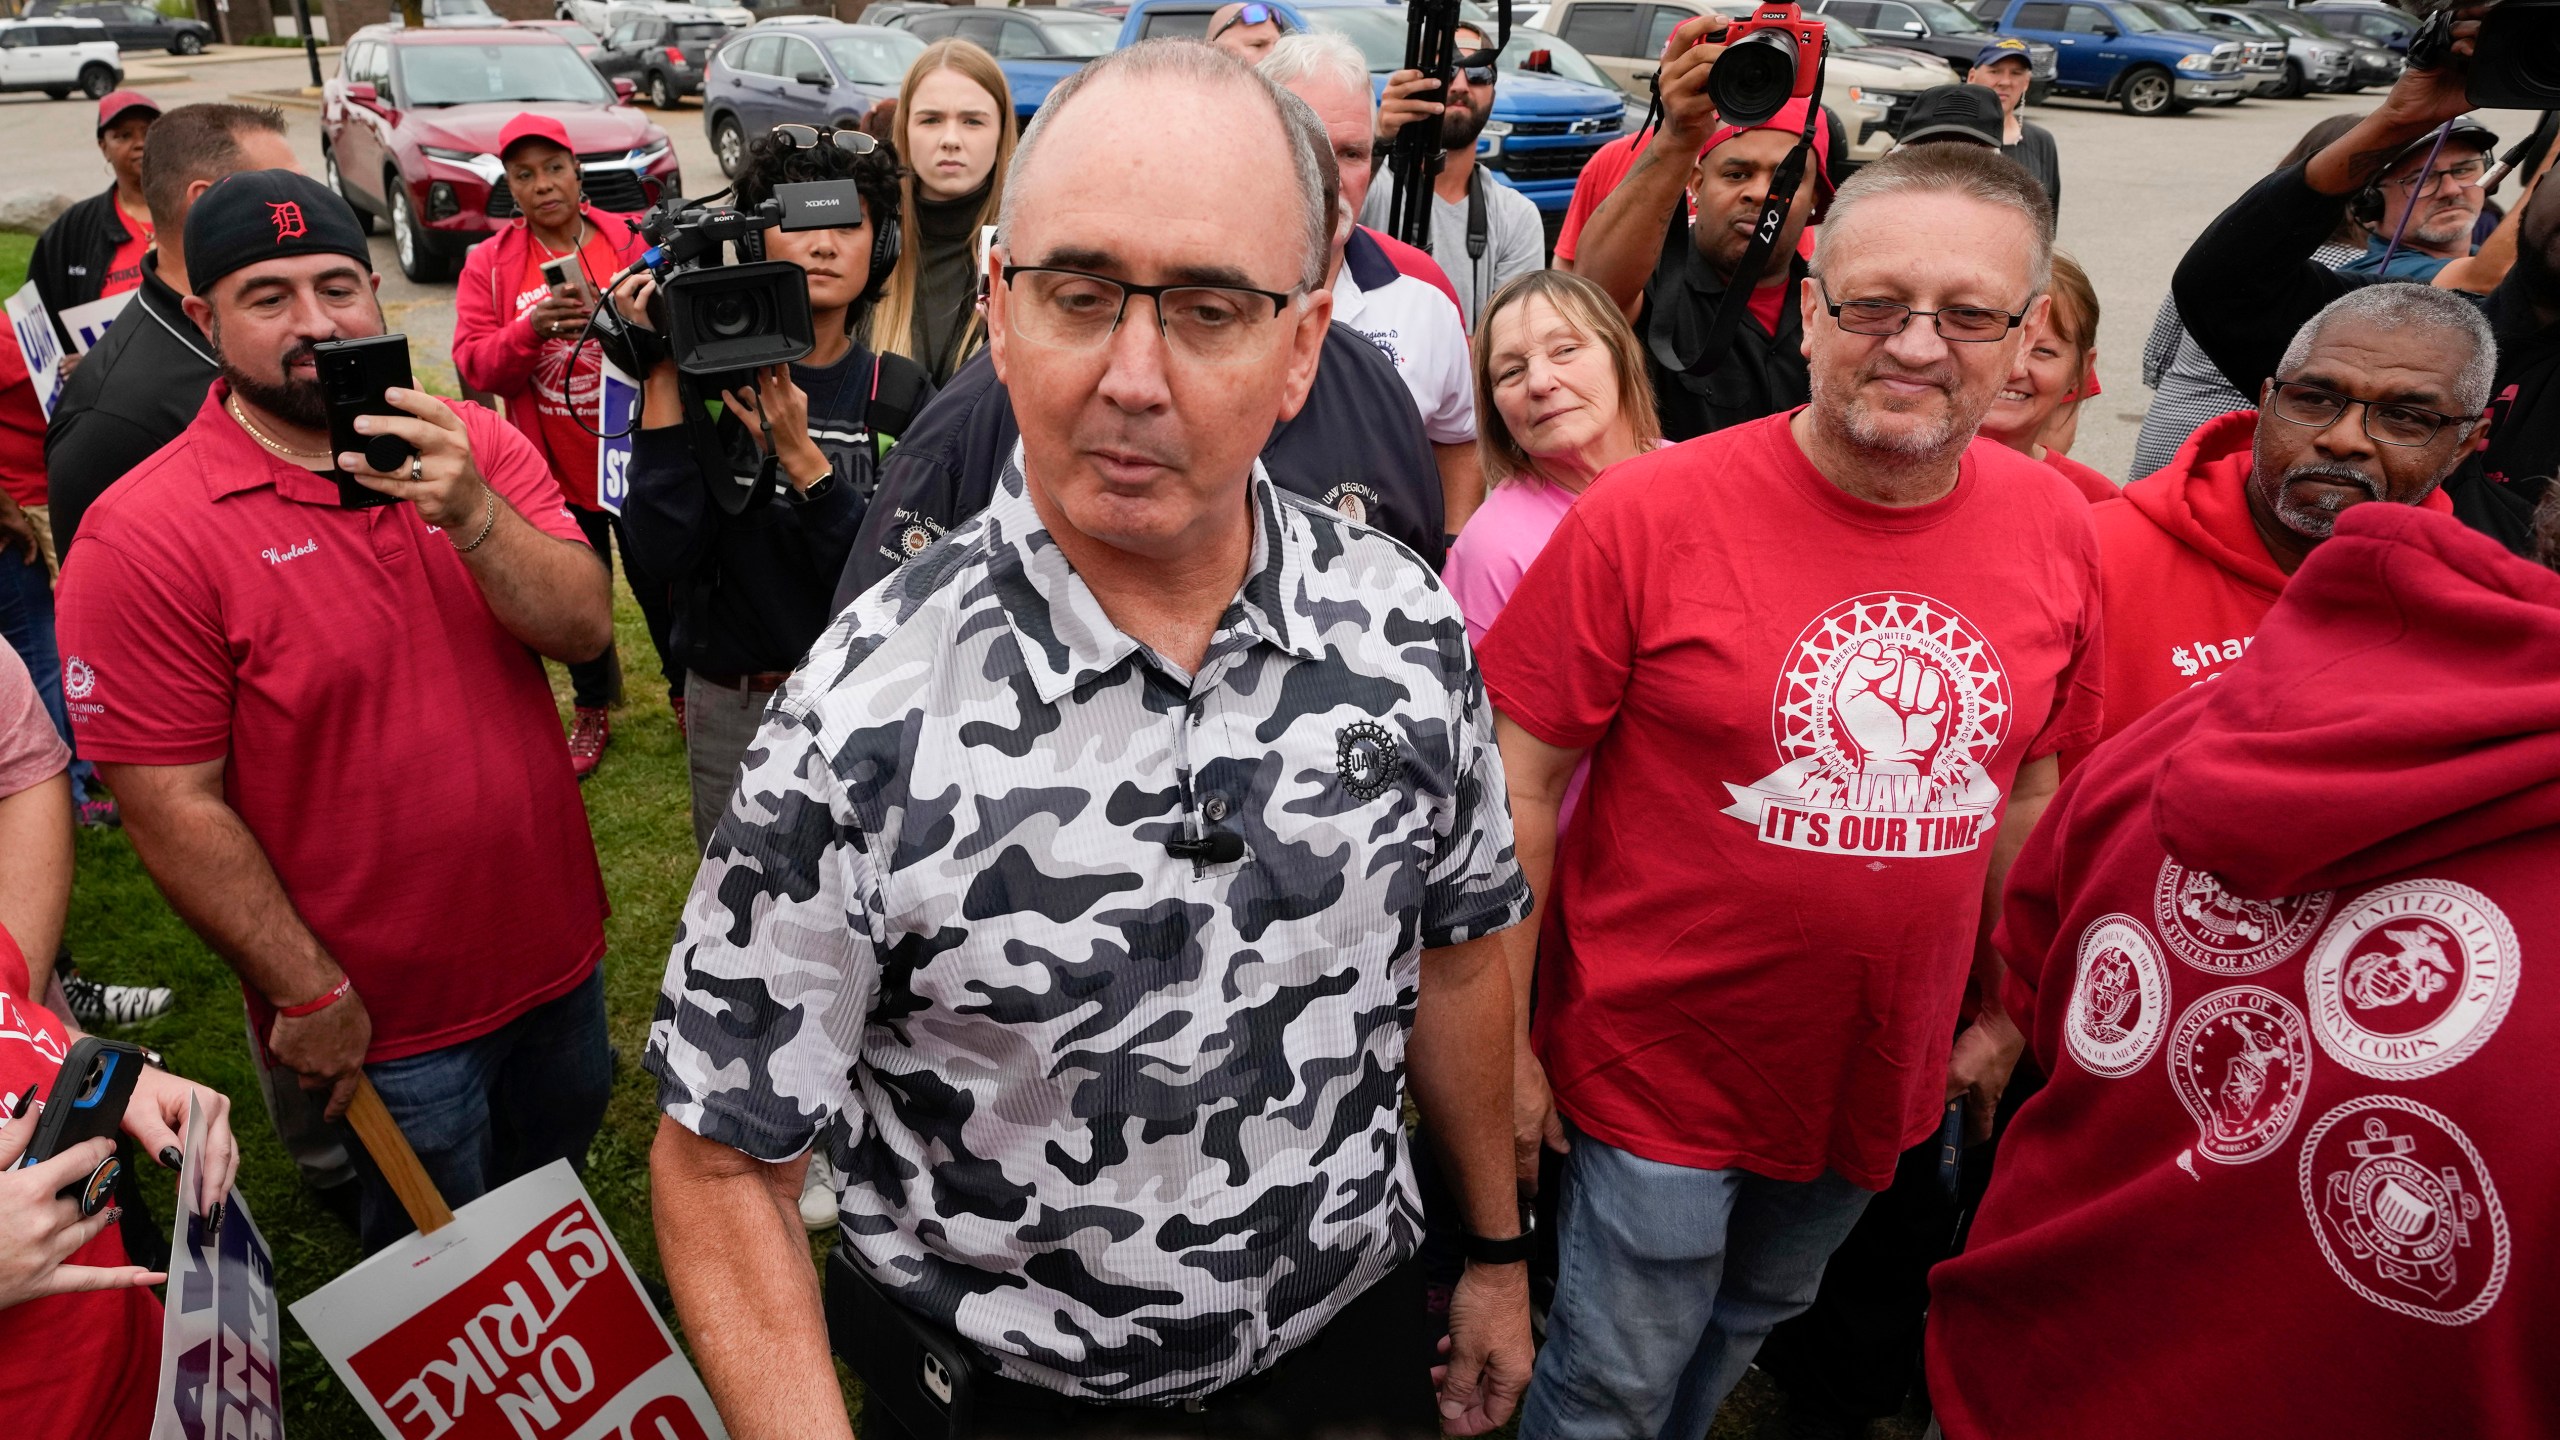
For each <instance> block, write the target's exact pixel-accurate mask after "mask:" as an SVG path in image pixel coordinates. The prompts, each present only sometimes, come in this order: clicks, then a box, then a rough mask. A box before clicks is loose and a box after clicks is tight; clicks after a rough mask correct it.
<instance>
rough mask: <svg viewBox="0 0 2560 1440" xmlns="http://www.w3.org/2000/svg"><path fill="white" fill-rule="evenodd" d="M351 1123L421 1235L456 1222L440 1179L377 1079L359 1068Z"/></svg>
mask: <svg viewBox="0 0 2560 1440" xmlns="http://www.w3.org/2000/svg"><path fill="white" fill-rule="evenodd" d="M347 1123H348V1124H349V1125H351V1126H354V1127H355V1132H356V1138H357V1139H359V1140H362V1141H363V1142H364V1148H365V1153H366V1154H368V1155H371V1156H372V1157H373V1163H374V1164H375V1165H376V1166H377V1167H379V1168H380V1169H381V1171H382V1178H383V1179H384V1180H386V1181H388V1182H389V1183H390V1185H391V1193H392V1194H394V1195H397V1196H399V1197H400V1208H402V1209H404V1210H406V1211H408V1212H409V1221H410V1223H411V1224H413V1225H415V1226H417V1227H418V1233H419V1234H421V1235H433V1234H434V1233H436V1232H437V1231H439V1230H441V1229H443V1228H444V1227H446V1226H447V1225H450V1224H452V1223H453V1207H452V1206H450V1205H447V1204H445V1203H444V1196H443V1195H441V1194H439V1193H438V1192H437V1190H436V1182H435V1181H434V1180H432V1179H430V1178H429V1177H428V1175H427V1167H426V1166H424V1165H421V1164H419V1163H418V1152H417V1151H415V1150H412V1149H410V1148H409V1137H408V1136H406V1135H403V1134H401V1133H400V1122H399V1121H397V1120H394V1119H392V1118H391V1111H390V1109H389V1108H388V1107H386V1106H385V1105H384V1104H383V1103H382V1097H381V1096H380V1095H378V1094H376V1093H374V1088H373V1082H372V1081H371V1080H368V1079H366V1078H365V1077H364V1075H363V1073H362V1072H361V1071H359V1072H358V1073H357V1075H356V1095H355V1098H354V1099H353V1100H350V1101H348V1102H347Z"/></svg>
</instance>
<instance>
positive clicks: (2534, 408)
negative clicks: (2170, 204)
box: [2172, 165, 2560, 554]
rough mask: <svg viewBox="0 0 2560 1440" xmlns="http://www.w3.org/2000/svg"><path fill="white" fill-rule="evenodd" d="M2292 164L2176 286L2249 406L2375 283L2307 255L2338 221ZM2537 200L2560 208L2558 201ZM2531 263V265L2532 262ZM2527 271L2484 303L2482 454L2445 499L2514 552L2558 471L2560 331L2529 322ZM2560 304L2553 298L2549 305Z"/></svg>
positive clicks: (2181, 304)
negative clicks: (2489, 374)
mask: <svg viewBox="0 0 2560 1440" xmlns="http://www.w3.org/2000/svg"><path fill="white" fill-rule="evenodd" d="M2302 170H2303V167H2302V166H2300V165H2293V166H2288V167H2286V168H2285V169H2282V170H2279V171H2277V172H2276V173H2274V174H2273V175H2270V176H2268V177H2267V178H2266V179H2264V180H2261V181H2259V182H2258V183H2257V184H2256V185H2254V186H2252V187H2250V189H2249V192H2248V193H2247V194H2245V195H2242V196H2241V197H2240V198H2239V199H2238V200H2236V201H2234V202H2232V205H2231V208H2230V209H2228V210H2225V211H2223V212H2222V214H2221V216H2220V218H2218V219H2216V220H2215V221H2214V222H2213V224H2211V225H2210V226H2207V227H2206V229H2205V232H2204V233H2203V234H2202V235H2199V236H2197V237H2196V243H2195V244H2194V245H2192V246H2190V247H2189V248H2188V250H2187V257H2186V259H2184V260H2182V261H2180V262H2178V273H2177V277H2176V279H2175V280H2174V281H2173V282H2172V292H2173V293H2174V294H2175V295H2176V296H2177V300H2178V313H2179V314H2180V315H2182V316H2184V317H2185V318H2186V322H2187V332H2188V333H2189V334H2191V335H2193V336H2195V339H2196V344H2197V345H2199V346H2201V347H2202V348H2203V350H2204V353H2205V354H2206V355H2207V356H2209V357H2211V358H2212V360H2213V363H2214V365H2215V366H2216V367H2218V368H2219V369H2220V370H2221V371H2222V373H2223V375H2224V377H2225V378H2227V379H2229V380H2230V381H2231V383H2232V385H2233V386H2234V387H2236V388H2237V389H2238V390H2239V391H2240V393H2241V394H2243V395H2246V396H2251V397H2254V396H2256V395H2257V393H2258V391H2259V389H2260V388H2261V387H2262V386H2263V385H2264V383H2265V381H2266V379H2267V377H2268V376H2270V375H2273V374H2274V373H2275V372H2276V367H2277V366H2278V365H2279V364H2280V363H2282V361H2283V359H2284V352H2285V347H2286V346H2288V345H2290V344H2292V343H2293V336H2294V332H2295V331H2297V330H2300V329H2301V328H2302V327H2303V325H2304V323H2305V322H2307V321H2309V320H2310V319H2311V317H2312V316H2314V315H2316V314H2318V313H2319V312H2320V310H2321V308H2322V307H2323V306H2325V305H2327V304H2328V303H2329V302H2330V301H2332V300H2335V299H2337V298H2338V297H2339V296H2341V295H2344V294H2346V293H2347V292H2348V291H2349V290H2352V289H2354V288H2355V287H2357V286H2359V285H2373V284H2378V283H2381V282H2380V281H2378V280H2377V279H2376V278H2375V277H2373V276H2370V275H2341V274H2339V273H2337V272H2336V271H2333V270H2330V269H2329V268H2327V267H2326V266H2323V265H2321V264H2319V263H2318V262H2316V261H2314V260H2313V259H2312V258H2311V252H2312V251H2313V250H2315V249H2317V248H2319V246H2320V243H2321V242H2322V241H2324V240H2326V239H2327V238H2328V236H2329V232H2330V230H2331V229H2332V228H2334V227H2335V226H2336V224H2337V221H2338V200H2337V198H2336V197H2334V196H2329V195H2323V194H2321V193H2320V192H2319V191H2317V190H2314V189H2312V188H2311V186H2310V184H2309V183H2308V182H2306V181H2305V180H2304V179H2303V178H2302ZM2541 203H2543V204H2546V205H2548V204H2554V203H2560V192H2554V193H2553V194H2551V195H2546V196H2543V197H2542V200H2541ZM2528 263H2529V262H2528ZM2531 284H2532V281H2531V279H2530V277H2529V276H2528V274H2527V266H2526V264H2518V265H2517V266H2516V267H2515V268H2514V269H2513V270H2510V271H2509V272H2508V273H2507V278H2506V282H2505V283H2504V284H2502V285H2500V286H2499V287H2498V288H2497V289H2496V290H2495V291H2493V292H2492V293H2491V294H2490V295H2489V296H2488V298H2486V299H2485V300H2483V301H2481V303H2480V309H2481V312H2482V313H2483V314H2485V315H2487V316H2488V318H2489V328H2490V329H2491V330H2492V331H2493V332H2495V333H2496V335H2497V337H2498V373H2497V380H2496V382H2495V383H2494V384H2493V385H2492V386H2491V387H2490V394H2491V395H2492V397H2493V399H2492V401H2491V403H2490V420H2489V448H2488V449H2487V450H2486V451H2484V452H2482V453H2481V454H2480V455H2479V456H2477V457H2476V458H2475V459H2472V460H2466V461H2465V462H2463V466H2462V468H2461V469H2460V470H2457V471H2455V472H2454V475H2453V478H2452V479H2450V480H2447V481H2446V482H2445V485H2444V491H2445V495H2446V497H2447V498H2449V499H2450V500H2452V501H2453V511H2454V514H2456V515H2457V516H2459V517H2461V519H2462V522H2463V523H2464V524H2466V525H2469V526H2470V527H2471V528H2473V529H2475V530H2478V531H2480V532H2481V533H2483V534H2485V535H2488V536H2491V537H2493V538H2494V539H2496V540H2498V541H2499V542H2500V543H2502V544H2504V545H2505V546H2506V547H2507V548H2509V549H2511V550H2514V551H2516V552H2517V553H2519V554H2523V553H2525V552H2526V550H2527V548H2528V546H2529V545H2530V543H2531V542H2530V539H2529V537H2530V535H2531V529H2532V516H2533V507H2534V505H2535V504H2536V503H2537V502H2539V501H2540V500H2541V499H2542V493H2543V491H2544V490H2545V489H2546V488H2548V487H2549V486H2550V484H2551V481H2552V474H2553V472H2554V471H2555V470H2560V324H2550V325H2545V324H2542V323H2540V322H2539V321H2537V320H2536V318H2535V316H2534V311H2533V302H2532V297H2531V295H2530V293H2529V291H2530V287H2531ZM2549 301H2550V302H2551V303H2554V304H2555V306H2560V296H2553V297H2549Z"/></svg>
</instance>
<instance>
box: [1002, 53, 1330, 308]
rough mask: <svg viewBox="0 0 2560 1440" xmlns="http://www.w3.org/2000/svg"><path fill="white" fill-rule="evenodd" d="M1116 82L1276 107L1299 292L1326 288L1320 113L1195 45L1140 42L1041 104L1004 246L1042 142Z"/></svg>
mask: <svg viewBox="0 0 2560 1440" xmlns="http://www.w3.org/2000/svg"><path fill="white" fill-rule="evenodd" d="M1275 48H1276V47H1275ZM1110 79H1118V80H1125V81H1127V82H1128V83H1129V84H1131V85H1133V86H1136V87H1138V88H1140V89H1142V90H1149V91H1152V90H1157V89H1162V88H1166V87H1168V86H1184V85H1189V86H1200V87H1206V88H1212V89H1220V88H1230V87H1239V86H1240V87H1244V88H1247V89H1250V90H1253V91H1255V92H1257V93H1258V94H1259V95H1260V96H1261V98H1262V100H1263V101H1264V102H1265V103H1266V104H1268V105H1269V106H1270V112H1271V115H1272V117H1273V118H1274V119H1276V120H1278V121H1279V122H1280V133H1281V135H1282V137H1283V139H1284V140H1285V141H1286V143H1287V145H1288V147H1289V159H1290V161H1291V166H1292V168H1293V169H1294V170H1295V171H1296V172H1297V176H1296V178H1297V188H1298V208H1299V210H1300V212H1301V219H1302V222H1303V224H1302V226H1301V228H1302V229H1303V231H1304V235H1303V237H1302V238H1303V239H1304V240H1305V242H1306V262H1305V264H1304V266H1303V267H1302V268H1301V269H1300V271H1299V279H1298V286H1299V288H1301V289H1305V290H1312V289H1315V288H1317V287H1318V286H1321V285H1322V284H1324V277H1325V271H1326V269H1327V268H1328V267H1329V266H1330V264H1331V263H1332V253H1333V207H1332V205H1331V204H1330V203H1329V202H1328V201H1327V199H1326V197H1325V188H1326V187H1325V168H1326V166H1328V165H1329V164H1330V163H1331V162H1332V156H1333V151H1332V147H1331V146H1330V145H1329V144H1327V143H1326V142H1325V132H1324V126H1323V125H1321V124H1319V123H1317V122H1316V118H1315V112H1314V111H1312V110H1309V109H1308V108H1307V102H1305V101H1304V100H1301V99H1299V98H1298V97H1297V96H1295V95H1292V94H1290V93H1289V92H1288V91H1286V90H1283V89H1281V88H1280V87H1279V86H1278V85H1277V84H1275V83H1273V82H1272V81H1271V80H1270V79H1269V78H1268V77H1266V76H1265V75H1263V74H1262V72H1260V71H1258V70H1256V69H1254V68H1253V67H1252V66H1250V65H1247V64H1245V63H1244V62H1243V61H1241V60H1238V59H1237V58H1235V57H1234V56H1232V55H1230V54H1228V53H1227V52H1225V51H1224V50H1220V49H1218V48H1217V47H1216V46H1213V45H1204V44H1202V43H1200V42H1199V41H1197V40H1141V41H1139V42H1138V43H1137V44H1135V45H1132V46H1130V47H1129V48H1128V49H1126V50H1115V51H1113V52H1111V53H1110V54H1108V55H1105V56H1103V57H1102V58H1101V59H1099V60H1095V61H1093V62H1092V63H1090V64H1088V65H1086V66H1085V67H1084V68H1083V69H1081V70H1079V71H1077V72H1076V73H1074V74H1073V75H1070V76H1068V77H1067V78H1066V79H1064V80H1061V81H1059V82H1058V84H1057V87H1056V88H1055V89H1053V90H1051V91H1050V92H1049V95H1048V98H1047V99H1045V100H1042V101H1041V102H1040V113H1039V114H1037V115H1034V116H1032V117H1031V125H1030V127H1029V128H1028V129H1026V130H1024V131H1023V132H1022V143H1021V144H1020V145H1018V146H1016V147H1015V148H1014V152H1013V166H1012V170H1011V173H1010V174H1008V175H1007V176H1006V177H1005V187H1004V202H1003V204H1002V206H1001V207H1000V208H999V209H998V210H997V212H996V242H997V243H998V244H1002V245H1010V244H1011V243H1012V238H1013V227H1014V224H1015V222H1016V220H1017V219H1018V218H1019V208H1020V205H1021V200H1022V196H1023V193H1024V192H1025V191H1026V190H1028V189H1029V188H1030V187H1029V186H1028V185H1026V184H1025V183H1023V182H1024V180H1025V178H1026V177H1027V176H1028V175H1029V174H1030V172H1031V171H1032V170H1033V169H1034V168H1035V167H1036V166H1038V165H1039V163H1040V155H1041V152H1042V151H1043V150H1044V149H1045V148H1046V147H1044V146H1043V145H1042V144H1041V142H1042V141H1043V140H1045V139H1047V138H1048V134H1049V131H1050V129H1051V128H1052V127H1053V126H1055V125H1056V124H1057V121H1058V116H1059V115H1060V114H1061V113H1063V112H1064V111H1065V110H1066V109H1067V107H1068V106H1070V105H1072V104H1074V103H1075V100H1076V97H1078V96H1080V95H1082V94H1083V93H1084V92H1085V91H1087V90H1090V89H1092V88H1093V87H1094V86H1095V85H1096V84H1098V83H1100V82H1102V81H1104V80H1110ZM1292 107H1295V108H1294V109H1293V108H1292Z"/></svg>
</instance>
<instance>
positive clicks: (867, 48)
mask: <svg viewBox="0 0 2560 1440" xmlns="http://www.w3.org/2000/svg"><path fill="white" fill-rule="evenodd" d="M826 43H827V53H828V54H829V55H832V56H834V57H835V61H836V68H837V69H839V70H842V71H843V72H844V76H845V78H846V79H848V80H850V81H852V82H853V83H854V84H856V85H895V84H897V83H898V82H899V81H900V80H903V79H905V78H906V74H907V64H908V62H910V61H912V60H914V59H915V58H916V57H917V56H918V55H921V54H923V53H924V42H923V41H922V40H919V39H917V38H916V37H915V36H913V35H910V34H908V33H907V32H906V31H904V30H881V29H866V30H863V31H861V32H859V33H856V34H850V35H831V36H829V37H827V42H826Z"/></svg>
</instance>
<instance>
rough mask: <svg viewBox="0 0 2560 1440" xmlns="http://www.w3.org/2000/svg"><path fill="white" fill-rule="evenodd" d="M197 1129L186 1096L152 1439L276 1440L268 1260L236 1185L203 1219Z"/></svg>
mask: <svg viewBox="0 0 2560 1440" xmlns="http://www.w3.org/2000/svg"><path fill="white" fill-rule="evenodd" d="M376 1103H379V1102H376ZM204 1133H205V1119H204V1112H203V1110H202V1109H200V1108H199V1107H198V1106H197V1105H196V1104H195V1102H193V1101H189V1102H188V1104H187V1133H186V1143H185V1144H184V1145H183V1146H182V1147H181V1148H182V1151H183V1153H184V1154H185V1157H186V1158H185V1160H184V1161H183V1162H182V1163H181V1164H180V1166H179V1169H178V1233H177V1236H176V1244H175V1245H174V1246H173V1247H172V1251H171V1254H170V1257H169V1302H168V1305H167V1307H166V1310H165V1318H164V1319H163V1320H162V1322H161V1331H160V1388H159V1391H158V1398H157V1400H156V1402H155V1404H154V1405H153V1410H152V1418H151V1440H230V1437H232V1436H241V1437H247V1440H284V1413H283V1411H282V1409H281V1408H280V1406H279V1403H278V1400H279V1393H278V1390H277V1388H276V1361H277V1351H278V1348H279V1345H278V1341H279V1335H278V1331H279V1330H280V1329H281V1328H282V1327H281V1326H279V1325H278V1324H277V1315H276V1264H275V1259H274V1257H273V1256H272V1255H270V1254H269V1253H268V1250H267V1242H266V1240H265V1238H264V1237H262V1236H261V1235H259V1234H258V1227H257V1224H256V1223H255V1222H254V1221H252V1220H250V1218H249V1202H248V1201H247V1200H246V1199H245V1198H243V1197H242V1196H241V1194H240V1192H239V1191H237V1190H234V1191H233V1192H232V1193H231V1198H230V1200H229V1201H228V1202H227V1203H226V1205H225V1207H224V1211H223V1215H222V1225H221V1228H220V1229H219V1230H216V1229H214V1228H213V1227H212V1226H210V1225H208V1224H207V1223H206V1221H205V1213H204V1206H203V1205H202V1204H201V1203H200V1198H199V1197H200V1194H201V1189H202V1186H201V1179H200V1177H201V1171H200V1169H199V1167H198V1160H199V1158H200V1157H201V1156H202V1154H203V1152H204Z"/></svg>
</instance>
